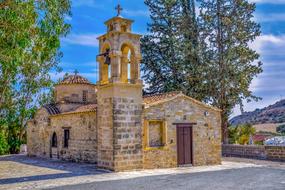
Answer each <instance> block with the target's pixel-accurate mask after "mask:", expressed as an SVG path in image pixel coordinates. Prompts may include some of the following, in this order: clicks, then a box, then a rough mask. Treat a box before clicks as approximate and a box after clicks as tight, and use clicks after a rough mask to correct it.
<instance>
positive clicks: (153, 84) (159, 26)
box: [141, 0, 184, 93]
mask: <svg viewBox="0 0 285 190" xmlns="http://www.w3.org/2000/svg"><path fill="white" fill-rule="evenodd" d="M145 4H146V5H147V6H148V7H149V10H150V12H151V23H150V24H148V32H149V34H148V35H145V36H144V37H143V38H142V41H141V42H142V46H141V47H142V52H143V66H142V71H143V79H144V80H145V81H146V83H147V84H148V85H149V87H148V88H147V89H146V92H147V93H158V92H168V91H174V90H183V81H184V79H183V73H182V72H183V67H182V66H183V64H182V50H181V44H180V43H181V39H182V38H181V34H180V31H179V29H180V28H179V25H180V24H179V22H180V18H181V11H180V8H181V6H180V2H179V1H177V0H145Z"/></svg>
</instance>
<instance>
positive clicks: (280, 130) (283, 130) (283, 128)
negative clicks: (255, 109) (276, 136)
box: [276, 125, 285, 134]
mask: <svg viewBox="0 0 285 190" xmlns="http://www.w3.org/2000/svg"><path fill="white" fill-rule="evenodd" d="M276 130H277V132H278V133H281V134H285V125H280V126H278V127H277V128H276Z"/></svg>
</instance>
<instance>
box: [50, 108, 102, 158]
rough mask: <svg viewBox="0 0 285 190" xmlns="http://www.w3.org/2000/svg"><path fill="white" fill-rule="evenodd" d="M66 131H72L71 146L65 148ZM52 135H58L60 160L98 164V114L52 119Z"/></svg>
mask: <svg viewBox="0 0 285 190" xmlns="http://www.w3.org/2000/svg"><path fill="white" fill-rule="evenodd" d="M64 129H69V130H70V139H69V146H68V148H65V147H64V146H63V140H64V134H63V133H64ZM49 131H50V135H49V136H51V135H52V134H53V132H56V134H57V141H58V142H57V143H58V145H57V149H58V156H59V158H60V159H63V160H69V161H75V162H89V163H97V127H96V112H86V113H76V114H62V115H57V116H52V117H51V126H50V130H49Z"/></svg>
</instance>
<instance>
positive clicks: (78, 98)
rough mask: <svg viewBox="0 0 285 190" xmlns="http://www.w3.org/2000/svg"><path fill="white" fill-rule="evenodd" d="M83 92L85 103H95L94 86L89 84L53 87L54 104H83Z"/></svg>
mask: <svg viewBox="0 0 285 190" xmlns="http://www.w3.org/2000/svg"><path fill="white" fill-rule="evenodd" d="M83 91H87V101H86V103H95V102H96V86H95V85H90V84H62V85H57V86H56V87H55V99H56V102H61V101H68V102H83Z"/></svg>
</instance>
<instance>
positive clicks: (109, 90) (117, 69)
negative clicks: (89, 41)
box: [97, 5, 142, 171]
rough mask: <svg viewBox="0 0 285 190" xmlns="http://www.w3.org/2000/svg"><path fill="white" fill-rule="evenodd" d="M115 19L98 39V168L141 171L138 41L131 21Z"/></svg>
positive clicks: (140, 101)
mask: <svg viewBox="0 0 285 190" xmlns="http://www.w3.org/2000/svg"><path fill="white" fill-rule="evenodd" d="M116 9H117V10H118V15H117V16H116V17H113V18H111V19H110V20H108V21H106V22H105V25H106V26H107V33H106V34H104V35H102V36H100V37H98V40H99V50H100V54H99V55H98V56H97V62H98V63H99V81H98V84H97V86H98V92H97V102H98V108H97V115H98V118H97V119H98V122H97V124H98V126H97V129H98V132H97V133H98V166H99V167H102V168H107V169H111V170H114V171H123V170H130V169H140V168H142V136H141V131H142V123H141V122H142V121H141V119H142V81H141V80H140V61H141V53H140V38H141V35H138V34H134V33H132V28H131V27H132V23H133V21H132V20H129V19H125V18H123V17H122V16H120V12H121V11H122V9H121V7H120V6H119V5H118V6H117V7H116Z"/></svg>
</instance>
